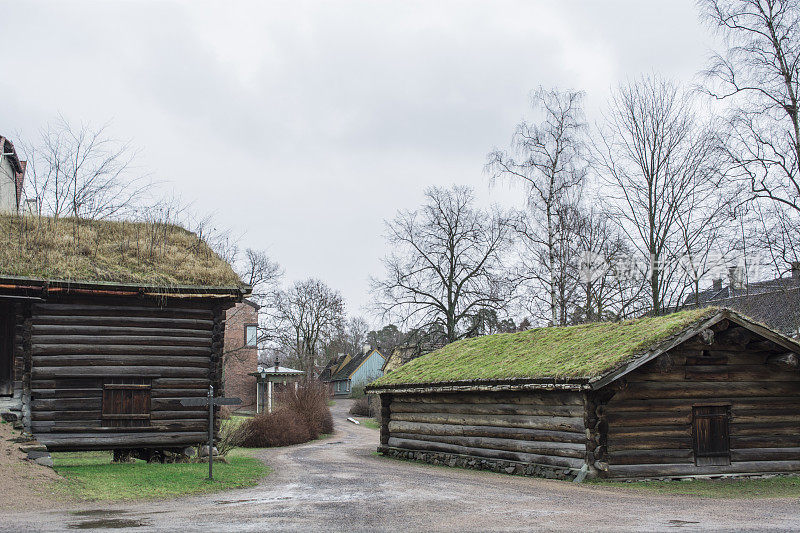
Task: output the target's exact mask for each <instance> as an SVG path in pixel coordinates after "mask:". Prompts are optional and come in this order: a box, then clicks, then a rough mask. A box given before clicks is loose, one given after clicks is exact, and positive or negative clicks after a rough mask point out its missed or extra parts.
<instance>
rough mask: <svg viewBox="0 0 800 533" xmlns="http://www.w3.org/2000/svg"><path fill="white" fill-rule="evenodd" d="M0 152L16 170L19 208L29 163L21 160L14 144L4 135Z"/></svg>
mask: <svg viewBox="0 0 800 533" xmlns="http://www.w3.org/2000/svg"><path fill="white" fill-rule="evenodd" d="M0 150H2V152H3V155H4V156H5V157H7V158H8V160H9V161H10V162H11V166H12V167H13V168H14V185H15V187H16V193H17V207H19V203H20V201H21V200H22V186H23V183H24V181H25V167H26V166H27V162H26V161H20V160H19V157H18V156H17V150H16V149H15V148H14V143H12V142H11V141H9V140H8V139H7V138H5V137H3V136H2V135H0ZM6 154H7V155H6Z"/></svg>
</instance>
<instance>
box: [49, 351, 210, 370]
mask: <svg viewBox="0 0 800 533" xmlns="http://www.w3.org/2000/svg"><path fill="white" fill-rule="evenodd" d="M33 363H34V365H35V366H42V367H47V366H91V365H103V366H168V367H195V368H206V369H207V368H208V367H209V365H210V364H211V361H210V360H209V357H198V356H193V355H177V356H176V355H139V354H131V355H119V354H117V355H92V354H88V355H87V354H73V355H46V356H40V355H37V356H34V357H33Z"/></svg>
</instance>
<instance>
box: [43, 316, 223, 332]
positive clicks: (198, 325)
mask: <svg viewBox="0 0 800 533" xmlns="http://www.w3.org/2000/svg"><path fill="white" fill-rule="evenodd" d="M32 321H33V324H34V325H39V324H42V325H44V324H49V325H79V326H133V325H136V326H143V327H151V328H159V327H169V328H187V329H211V327H212V325H213V321H212V320H198V319H187V318H171V319H169V320H165V319H163V318H143V317H128V316H69V315H65V316H55V315H34V316H33V318H32Z"/></svg>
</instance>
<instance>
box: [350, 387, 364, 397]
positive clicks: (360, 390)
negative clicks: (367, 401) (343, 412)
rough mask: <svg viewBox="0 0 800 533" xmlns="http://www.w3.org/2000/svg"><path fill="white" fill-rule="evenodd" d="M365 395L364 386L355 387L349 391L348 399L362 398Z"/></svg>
mask: <svg viewBox="0 0 800 533" xmlns="http://www.w3.org/2000/svg"><path fill="white" fill-rule="evenodd" d="M365 396H366V393H364V385H355V386H354V387H353V388H352V389H351V390H350V397H351V398H364V397H365Z"/></svg>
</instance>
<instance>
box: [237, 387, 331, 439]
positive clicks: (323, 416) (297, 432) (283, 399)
mask: <svg viewBox="0 0 800 533" xmlns="http://www.w3.org/2000/svg"><path fill="white" fill-rule="evenodd" d="M275 404H276V405H277V406H278V407H277V408H276V409H275V410H274V411H273V412H272V413H262V414H259V415H256V416H255V417H253V418H252V419H249V420H247V421H245V422H243V423H242V424H241V425H242V426H247V427H246V429H244V430H242V431H243V432H245V434H246V435H245V438H244V440H243V441H242V444H241V446H244V447H246V448H266V447H272V446H288V445H290V444H300V443H302V442H308V441H310V440H313V439H316V438H317V437H319V436H320V435H322V434H324V433H331V432H333V417H331V411H330V409H329V408H328V389H327V387H326V386H325V385H324V384H323V383H320V382H317V381H308V382H305V383H303V384H301V385H300V387H298V389H297V391H296V392H295V391H294V389H293V387H290V388H289V390H287V391H285V392H283V393H281V394H280V395H279V397H278V398H277V400H276V402H275Z"/></svg>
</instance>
